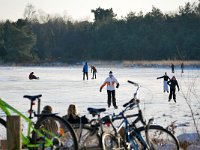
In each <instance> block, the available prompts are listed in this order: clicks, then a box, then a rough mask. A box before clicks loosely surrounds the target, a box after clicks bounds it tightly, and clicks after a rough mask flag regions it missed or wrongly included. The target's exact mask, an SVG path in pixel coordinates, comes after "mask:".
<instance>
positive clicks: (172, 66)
mask: <svg viewBox="0 0 200 150" xmlns="http://www.w3.org/2000/svg"><path fill="white" fill-rule="evenodd" d="M171 68H172V73H174V64H172V65H171Z"/></svg>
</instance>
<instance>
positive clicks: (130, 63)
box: [0, 60, 200, 68]
mask: <svg viewBox="0 0 200 150" xmlns="http://www.w3.org/2000/svg"><path fill="white" fill-rule="evenodd" d="M87 62H88V64H89V65H95V66H108V65H110V66H116V65H120V66H122V67H149V68H152V67H158V68H159V67H170V66H171V64H172V63H173V64H174V65H175V67H176V66H179V67H180V65H181V63H183V64H184V67H192V68H200V61H198V60H194V61H193V60H189V61H181V60H160V61H156V60H154V61H147V60H140V61H126V60H124V61H93V60H92V61H87ZM84 63H85V62H84V61H80V62H73V63H67V62H51V63H0V67H5V66H7V67H17V66H24V67H34V66H36V67H38V66H44V67H66V66H82V65H83V64H84Z"/></svg>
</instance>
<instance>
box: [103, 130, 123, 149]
mask: <svg viewBox="0 0 200 150" xmlns="http://www.w3.org/2000/svg"><path fill="white" fill-rule="evenodd" d="M102 147H103V150H127V148H126V145H125V143H124V142H123V140H122V138H121V137H120V136H117V137H116V136H114V135H112V134H109V133H104V134H103V135H102Z"/></svg>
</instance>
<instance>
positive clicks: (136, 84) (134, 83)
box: [128, 80, 139, 86]
mask: <svg viewBox="0 0 200 150" xmlns="http://www.w3.org/2000/svg"><path fill="white" fill-rule="evenodd" d="M128 83H131V84H133V85H135V86H139V84H138V83H136V82H133V81H130V80H128Z"/></svg>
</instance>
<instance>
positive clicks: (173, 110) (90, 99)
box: [0, 65, 200, 136]
mask: <svg viewBox="0 0 200 150" xmlns="http://www.w3.org/2000/svg"><path fill="white" fill-rule="evenodd" d="M97 70H98V72H97V79H91V77H92V74H91V73H90V72H89V80H85V81H83V80H82V66H71V67H0V82H1V84H0V98H2V99H3V100H5V101H6V102H8V103H9V104H11V105H12V106H14V107H15V108H17V109H18V110H19V111H21V112H23V113H25V114H26V112H27V110H28V109H29V108H28V107H29V101H28V100H27V99H24V98H23V95H27V94H29V95H37V94H42V95H43V96H42V107H43V106H44V105H47V104H48V105H51V106H52V107H53V111H54V112H58V113H59V115H61V116H62V115H64V114H66V113H67V108H68V105H69V104H71V103H74V104H76V105H77V107H78V109H79V113H80V114H81V115H87V116H88V117H89V118H91V116H89V114H88V113H87V107H96V108H104V107H105V108H107V93H106V88H105V87H104V89H103V90H102V92H101V93H100V92H99V88H100V86H101V84H102V83H103V81H104V80H105V78H106V77H107V76H108V73H109V71H110V70H112V71H113V75H114V76H115V77H116V78H117V80H118V81H119V83H120V87H119V89H117V90H116V98H117V105H118V106H119V108H118V109H117V110H114V109H113V108H110V109H108V110H107V112H106V114H109V113H113V112H115V113H117V112H119V111H120V110H121V109H122V105H123V104H124V103H125V102H128V101H129V100H130V99H131V98H132V97H133V92H134V91H135V90H136V87H134V86H133V85H131V84H129V83H127V80H132V81H134V82H137V83H139V84H140V85H141V90H140V98H141V106H142V109H143V112H144V116H145V118H146V119H147V120H148V119H149V118H151V117H154V123H155V124H160V125H162V126H164V127H167V126H168V125H170V124H171V123H172V122H175V123H174V125H175V126H176V127H177V128H176V129H175V134H176V135H177V136H178V135H180V134H183V133H194V132H196V130H195V126H194V123H193V120H195V121H196V124H197V127H199V123H200V122H199V120H200V115H199V114H200V105H199V104H200V99H199V95H200V86H199V84H200V77H199V75H200V70H199V69H193V68H187V70H185V71H184V73H183V74H182V73H181V70H180V69H179V70H177V69H176V70H175V73H174V74H172V73H171V70H170V68H137V67H122V66H118V65H115V66H111V67H110V66H108V67H100V66H97ZM32 71H33V72H35V74H36V75H37V76H39V77H40V79H39V80H29V79H28V75H29V73H30V72H32ZM164 72H167V73H168V75H169V76H170V77H172V76H173V75H175V76H176V78H177V80H178V83H179V85H180V89H181V90H180V92H178V91H177V103H174V101H173V100H171V102H168V93H163V80H162V79H160V80H157V79H156V78H157V77H159V76H162V75H164ZM186 100H187V101H186ZM188 105H189V106H191V108H192V110H193V113H194V115H193V117H194V118H192V114H191V111H190V109H189V107H188ZM0 114H1V115H2V112H0Z"/></svg>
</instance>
